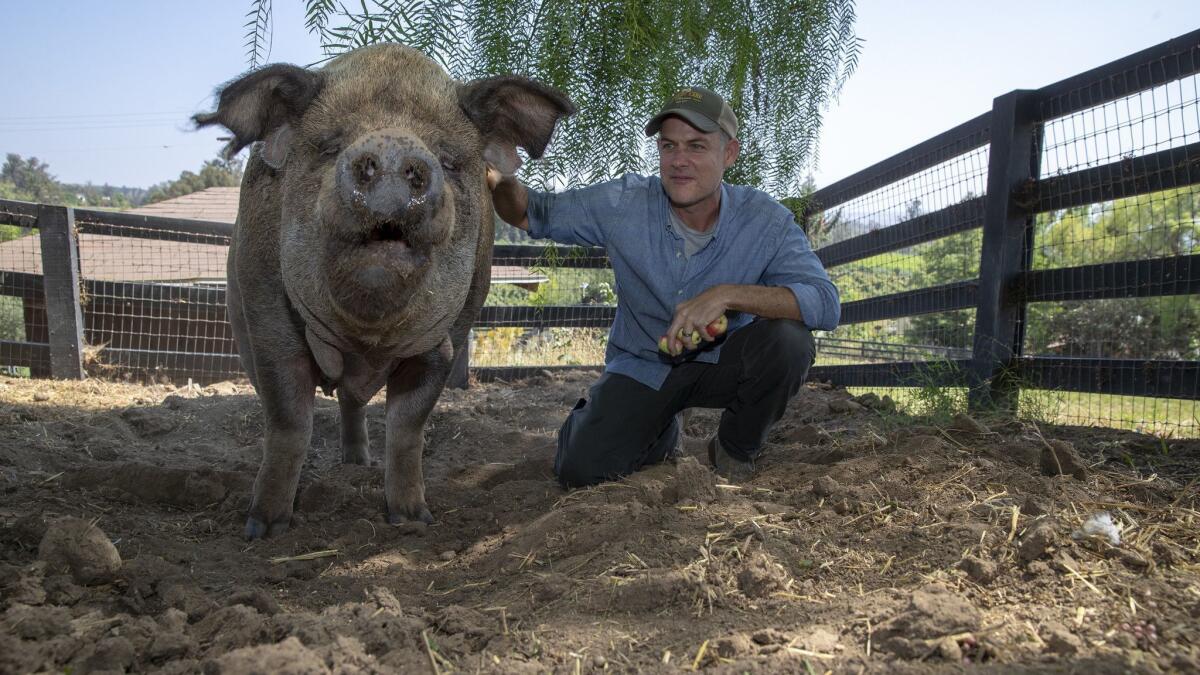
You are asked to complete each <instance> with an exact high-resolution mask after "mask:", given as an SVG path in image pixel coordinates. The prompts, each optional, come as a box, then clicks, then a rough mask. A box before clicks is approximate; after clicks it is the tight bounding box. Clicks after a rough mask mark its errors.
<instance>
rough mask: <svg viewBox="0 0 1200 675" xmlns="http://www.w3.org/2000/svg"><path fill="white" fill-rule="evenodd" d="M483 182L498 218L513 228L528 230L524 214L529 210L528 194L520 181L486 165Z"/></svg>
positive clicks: (526, 218)
mask: <svg viewBox="0 0 1200 675" xmlns="http://www.w3.org/2000/svg"><path fill="white" fill-rule="evenodd" d="M484 182H485V183H486V184H487V188H488V190H490V191H491V193H492V206H493V207H494V208H495V209H496V213H497V214H499V216H500V218H501V219H502V220H503V221H504V222H506V223H508V224H509V225H512V226H513V227H516V228H520V229H522V230H528V229H529V217H528V215H527V213H526V212H527V210H528V209H529V193H528V192H526V190H525V186H524V185H522V184H521V181H519V180H517V179H516V178H514V177H513V176H506V175H504V174H502V173H500V172H499V171H498V170H496V169H495V168H494V167H493V166H492V165H490V164H488V165H487V171H486V173H485V175H484Z"/></svg>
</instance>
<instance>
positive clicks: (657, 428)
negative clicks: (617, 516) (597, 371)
mask: <svg viewBox="0 0 1200 675" xmlns="http://www.w3.org/2000/svg"><path fill="white" fill-rule="evenodd" d="M815 356H816V345H815V343H814V342H813V337H812V333H810V332H809V330H808V328H807V327H805V326H804V324H802V323H800V322H799V321H792V320H789V319H760V320H758V321H755V322H753V323H751V324H750V325H748V326H745V327H744V328H741V329H739V330H736V331H734V332H733V333H732V334H731V335H730V336H729V338H728V339H727V340H726V341H725V345H724V346H723V347H721V359H720V362H719V363H715V364H711V363H697V362H694V361H690V362H686V363H682V364H680V365H678V366H675V367H673V368H672V369H671V374H670V375H668V376H667V380H666V382H665V383H664V384H663V387H662V389H660V390H658V391H655V390H654V389H652V388H650V387H647V386H646V385H644V384H642V383H640V382H638V381H637V380H635V379H633V378H631V377H628V376H625V375H616V374H611V373H605V374H604V375H602V376H601V377H600V379H599V380H597V381H596V383H595V384H594V385H592V387H591V390H590V391H589V397H588V399H579V403H577V404H576V405H575V409H574V410H572V411H571V414H570V415H568V416H567V420H566V422H564V423H563V425H562V429H560V430H559V432H558V453H557V455H556V456H555V458H554V473H555V474H556V475H557V476H558V480H559V482H560V483H562V485H563V487H582V486H585V485H594V484H596V483H600V482H603V481H606V480H612V479H615V478H620V477H622V476H627V475H629V474H631V473H633V472H634V471H637V470H638V469H640V468H642V467H643V466H646V465H649V464H657V463H658V462H661V461H663V459H665V458H666V457H667V455H668V453H670V451H671V450H672V449H673V448H674V447H675V445H676V444H677V443H678V442H679V435H680V433H681V429H680V428H679V422H678V421H677V419H676V413H678V412H680V411H681V410H683V409H684V408H724V412H723V413H722V414H721V424H720V426H719V427H718V428H717V437H718V438H719V439H720V441H721V446H722V447H724V448H725V450H726V452H728V453H729V454H730V455H733V456H734V457H736V458H738V459H742V460H747V459H753V458H754V457H755V455H757V454H758V452H759V450H760V449H761V448H762V444H763V443H764V442H765V441H766V438H767V432H768V431H769V430H770V428H771V425H772V424H774V423H775V422H776V421H778V420H779V418H780V417H782V416H783V411H784V410H785V409H786V408H787V403H788V401H789V400H790V399H791V398H792V397H793V396H795V395H796V392H797V391H799V390H800V385H801V384H803V383H804V378H805V377H806V376H807V375H808V368H809V366H811V365H812V363H813V359H814V358H815Z"/></svg>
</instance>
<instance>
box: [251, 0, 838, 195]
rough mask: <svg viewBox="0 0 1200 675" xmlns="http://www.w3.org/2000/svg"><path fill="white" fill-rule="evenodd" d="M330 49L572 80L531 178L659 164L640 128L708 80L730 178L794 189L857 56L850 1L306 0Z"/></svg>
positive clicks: (259, 36) (569, 179) (262, 36)
mask: <svg viewBox="0 0 1200 675" xmlns="http://www.w3.org/2000/svg"><path fill="white" fill-rule="evenodd" d="M305 6H306V16H307V26H308V29H309V30H310V31H311V32H313V33H315V34H316V35H318V36H320V39H321V43H322V45H323V47H324V50H325V53H326V54H327V55H329V56H334V55H336V54H338V53H341V52H343V51H345V50H347V49H351V48H354V47H358V46H362V45H367V44H372V43H376V42H381V41H394V42H401V43H404V44H408V45H410V46H413V47H415V48H417V49H420V50H421V51H423V52H425V53H426V54H429V55H430V56H431V57H432V58H434V59H435V60H437V61H438V62H439V63H441V64H442V65H443V66H445V67H446V69H447V70H448V71H449V72H450V74H451V75H453V76H454V77H456V78H458V79H462V80H467V79H472V78H476V77H481V76H486V75H493V74H497V73H506V72H511V73H519V74H522V75H526V76H529V77H534V78H537V79H539V80H542V81H544V82H546V83H548V84H550V85H552V86H555V87H557V88H559V89H561V90H563V91H565V92H566V93H567V94H568V95H569V96H570V97H571V99H572V100H573V101H574V102H575V103H576V105H577V106H578V107H579V113H578V114H577V115H575V116H574V117H572V118H571V119H570V120H568V121H567V122H566V123H565V124H564V125H563V126H562V128H561V129H560V130H559V132H558V134H557V137H556V139H555V141H554V143H552V144H551V147H550V154H549V155H548V156H547V157H546V159H545V160H544V161H539V162H532V163H528V164H526V165H525V167H524V168H523V169H522V172H523V174H522V177H523V178H524V179H526V180H527V181H530V182H531V183H533V184H535V185H541V186H547V185H577V184H583V183H591V182H594V181H597V180H602V179H605V178H609V177H612V176H616V175H620V174H621V173H624V172H626V171H639V172H647V173H648V172H653V171H654V170H655V167H656V157H657V153H656V152H655V151H654V150H653V146H652V145H651V144H649V143H647V142H646V139H645V136H644V134H643V131H642V128H643V125H644V124H645V122H646V120H647V119H649V118H650V117H651V116H653V114H654V113H655V112H657V108H658V106H659V105H661V103H662V101H663V100H665V99H666V98H667V97H668V96H669V95H670V94H671V93H672V92H674V91H676V90H677V89H679V88H680V87H682V86H686V85H691V84H697V85H704V86H707V87H710V88H712V89H714V90H715V91H718V92H720V93H721V94H723V95H725V96H726V97H727V98H728V100H729V102H730V104H731V105H732V106H733V108H734V110H736V111H737V113H738V116H739V118H740V120H741V124H742V131H741V134H740V136H741V140H742V158H741V159H740V160H739V161H738V163H737V165H736V166H735V167H734V168H733V170H731V172H730V173H729V174H728V179H729V180H730V181H731V182H738V183H745V184H750V185H756V186H759V187H762V188H764V189H766V190H767V191H768V192H771V193H772V194H774V195H775V196H777V197H782V196H788V195H795V194H796V193H797V190H798V188H799V186H800V180H801V177H802V175H803V174H802V168H803V167H804V166H805V165H806V164H807V163H809V162H811V161H812V160H813V159H814V158H815V148H816V140H817V134H818V132H819V130H820V124H821V111H822V110H823V108H824V106H826V105H827V104H828V103H829V101H830V100H831V99H832V98H833V97H834V96H835V95H836V94H837V92H838V90H839V89H840V88H841V86H842V84H843V83H844V82H845V81H846V78H847V77H849V76H850V74H851V73H852V72H853V71H854V68H855V65H856V63H857V58H858V51H859V44H860V43H859V40H858V39H857V38H856V37H855V35H854V32H853V27H854V20H855V12H854V2H853V0H809V1H806V2H796V1H795V0H746V1H734V0H718V1H716V2H701V1H699V0H619V1H618V0H598V1H597V2H585V3H579V2H574V1H567V0H486V1H485V0H361V1H360V2H356V3H347V4H343V3H341V2H337V1H335V0H306V2H305ZM270 15H271V0H253V1H252V3H251V9H250V11H249V13H248V15H247V19H248V20H247V23H246V27H247V53H248V58H249V61H250V64H251V65H252V66H253V65H258V64H259V62H260V60H261V58H262V55H263V52H264V45H266V44H267V42H268V41H269V36H270V30H271V25H270V24H271V22H270Z"/></svg>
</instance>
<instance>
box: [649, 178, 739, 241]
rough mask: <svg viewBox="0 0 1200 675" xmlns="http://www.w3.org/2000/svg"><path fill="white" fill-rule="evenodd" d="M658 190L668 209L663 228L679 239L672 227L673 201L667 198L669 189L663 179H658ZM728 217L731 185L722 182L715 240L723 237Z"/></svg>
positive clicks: (665, 212)
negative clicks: (722, 227) (722, 229)
mask: <svg viewBox="0 0 1200 675" xmlns="http://www.w3.org/2000/svg"><path fill="white" fill-rule="evenodd" d="M658 189H659V194H660V195H661V198H662V204H663V208H664V209H666V210H665V211H664V214H665V216H666V217H665V218H663V227H665V228H667V232H670V233H671V236H673V237H675V238H676V239H678V238H679V235H678V234H675V229H674V228H673V227H671V200H670V199H668V198H667V188H666V187H665V186H664V185H663V182H662V178H661V177H659V179H658ZM728 217H729V185H728V184H726V183H725V181H721V204H720V205H719V206H718V207H717V222H716V224H715V225H713V233H712V237H713V239H717V238H719V237H720V236H721V225H722V224H723V223H724V222H725V220H726V219H727V218H728Z"/></svg>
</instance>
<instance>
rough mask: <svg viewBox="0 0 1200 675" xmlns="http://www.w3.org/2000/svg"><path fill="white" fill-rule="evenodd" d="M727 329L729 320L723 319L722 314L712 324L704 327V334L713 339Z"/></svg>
mask: <svg viewBox="0 0 1200 675" xmlns="http://www.w3.org/2000/svg"><path fill="white" fill-rule="evenodd" d="M728 328H729V319H727V318H725V315H724V314H722V315H721V316H719V317H717V320H716V321H713V322H712V323H710V324H708V325H707V326H705V327H704V332H706V333H708V336H709V337H714V338H715V337H717V336H718V335H720V334H722V333H724V332H725V330H726V329H728Z"/></svg>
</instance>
